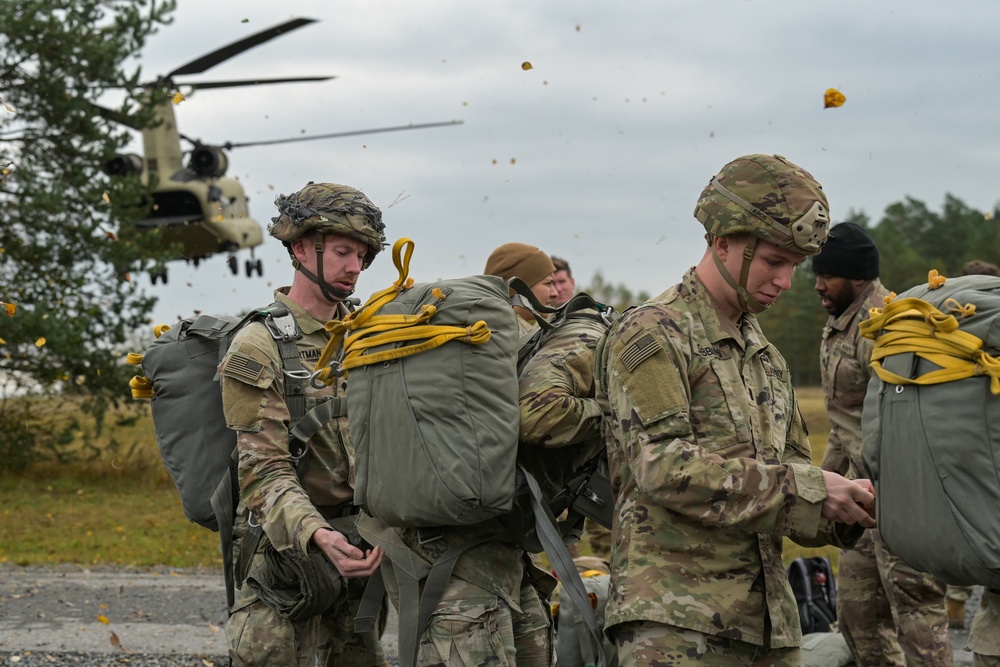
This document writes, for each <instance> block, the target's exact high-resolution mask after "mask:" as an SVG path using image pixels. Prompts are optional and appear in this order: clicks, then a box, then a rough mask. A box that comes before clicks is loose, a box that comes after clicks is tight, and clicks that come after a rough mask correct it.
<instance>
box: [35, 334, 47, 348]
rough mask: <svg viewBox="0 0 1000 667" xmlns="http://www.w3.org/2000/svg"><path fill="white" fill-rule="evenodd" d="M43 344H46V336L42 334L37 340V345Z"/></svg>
mask: <svg viewBox="0 0 1000 667" xmlns="http://www.w3.org/2000/svg"><path fill="white" fill-rule="evenodd" d="M42 345H45V336H42V337H40V338H39V339H38V340H36V341H35V347H41V346H42Z"/></svg>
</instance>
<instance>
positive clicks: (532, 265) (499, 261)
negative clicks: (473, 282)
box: [483, 243, 556, 287]
mask: <svg viewBox="0 0 1000 667" xmlns="http://www.w3.org/2000/svg"><path fill="white" fill-rule="evenodd" d="M555 271H556V267H555V265H554V264H553V263H552V258H551V257H549V256H548V255H547V254H546V253H544V252H542V251H541V250H539V249H538V248H536V247H535V246H533V245H528V244H526V243H506V244H504V245H502V246H500V247H499V248H497V249H496V250H494V251H493V252H492V253H490V258H489V259H488V260H486V268H485V269H483V273H485V274H486V275H488V276H500V277H501V278H503V279H504V280H505V281H506V280H510V279H511V278H513V277H515V276H516V277H518V278H520V279H521V280H523V281H524V282H525V283H527V285H528V287H534V286H535V284H536V283H539V282H541V281H542V280H543V279H545V277H546V276H548V275H550V274H552V273H555Z"/></svg>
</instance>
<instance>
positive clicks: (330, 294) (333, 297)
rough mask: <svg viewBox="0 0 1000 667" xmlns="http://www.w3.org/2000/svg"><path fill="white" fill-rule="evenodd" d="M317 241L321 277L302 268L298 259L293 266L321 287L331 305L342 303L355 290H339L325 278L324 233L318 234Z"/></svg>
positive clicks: (318, 269) (317, 260) (317, 265)
mask: <svg viewBox="0 0 1000 667" xmlns="http://www.w3.org/2000/svg"><path fill="white" fill-rule="evenodd" d="M316 239H317V240H316V270H317V272H318V273H319V275H316V274H315V273H313V272H312V271H310V270H308V269H307V268H305V267H304V266H302V263H301V262H299V260H297V259H293V260H292V266H293V267H295V270H296V271H299V272H300V273H301V274H302V275H304V276H305V277H306V278H308V279H309V280H311V281H312V282H314V283H316V284H317V285H319V289H320V292H322V293H323V298H325V299H326V300H327V301H329V302H330V303H340V302H341V301H344V300H345V299H347V297H349V296H351V295H352V294H354V290H353V289H351V290H342V289H338V288H336V287H334V286H333V285H331V284H330V283H328V282H326V280H325V279H324V278H323V233H322V232H318V233H317V234H316Z"/></svg>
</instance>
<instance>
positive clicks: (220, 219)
mask: <svg viewBox="0 0 1000 667" xmlns="http://www.w3.org/2000/svg"><path fill="white" fill-rule="evenodd" d="M222 219H223V218H222V215H221V214H220V215H217V216H215V221H216V222H222Z"/></svg>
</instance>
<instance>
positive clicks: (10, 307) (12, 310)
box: [0, 301, 17, 317]
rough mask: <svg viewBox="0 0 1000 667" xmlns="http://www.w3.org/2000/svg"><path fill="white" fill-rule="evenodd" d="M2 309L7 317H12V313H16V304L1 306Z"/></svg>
mask: <svg viewBox="0 0 1000 667" xmlns="http://www.w3.org/2000/svg"><path fill="white" fill-rule="evenodd" d="M0 303H3V302H2V301H0ZM3 308H4V310H6V311H7V317H14V313H16V312H17V304H16V303H4V304H3Z"/></svg>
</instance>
